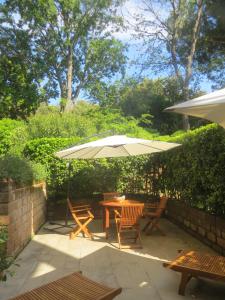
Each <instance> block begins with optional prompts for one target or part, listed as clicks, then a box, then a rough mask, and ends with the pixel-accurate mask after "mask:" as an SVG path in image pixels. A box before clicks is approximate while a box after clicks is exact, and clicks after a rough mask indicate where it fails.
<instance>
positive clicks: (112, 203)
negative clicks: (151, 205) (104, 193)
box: [99, 199, 143, 239]
mask: <svg viewBox="0 0 225 300" xmlns="http://www.w3.org/2000/svg"><path fill="white" fill-rule="evenodd" d="M99 204H100V205H101V206H102V207H103V231H104V232H105V237H106V239H108V237H109V212H110V209H111V210H112V209H116V208H118V209H120V208H122V207H123V206H126V205H131V204H132V205H137V206H140V205H141V206H142V205H143V203H141V202H139V201H137V200H130V199H126V200H120V201H119V200H115V199H112V200H104V201H100V202H99Z"/></svg>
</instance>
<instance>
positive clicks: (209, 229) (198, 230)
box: [166, 200, 225, 255]
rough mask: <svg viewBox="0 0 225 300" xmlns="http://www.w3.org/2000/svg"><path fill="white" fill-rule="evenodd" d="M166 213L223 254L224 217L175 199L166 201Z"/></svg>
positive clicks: (224, 236)
mask: <svg viewBox="0 0 225 300" xmlns="http://www.w3.org/2000/svg"><path fill="white" fill-rule="evenodd" d="M166 215H167V217H168V218H169V219H170V220H171V221H173V222H174V223H176V224H177V225H179V226H181V227H182V228H183V229H185V230H186V231H187V232H189V233H190V234H192V235H193V236H195V237H196V238H197V239H199V240H201V241H202V242H203V243H205V244H207V245H208V246H210V247H211V248H213V249H214V250H215V251H216V252H218V253H219V254H222V255H225V219H222V218H221V217H217V216H215V215H210V214H208V213H206V212H204V211H201V210H199V209H196V208H192V207H190V206H188V205H187V204H185V203H184V202H182V201H177V200H169V201H168V205H167V211H166Z"/></svg>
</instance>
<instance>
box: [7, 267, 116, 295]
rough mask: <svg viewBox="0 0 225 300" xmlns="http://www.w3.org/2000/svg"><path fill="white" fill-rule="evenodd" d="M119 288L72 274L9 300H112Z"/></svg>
mask: <svg viewBox="0 0 225 300" xmlns="http://www.w3.org/2000/svg"><path fill="white" fill-rule="evenodd" d="M120 293H121V288H118V289H113V288H109V287H107V286H105V285H103V284H100V283H97V282H95V281H93V280H90V279H88V278H87V277H84V276H83V275H81V274H80V273H73V274H71V275H68V276H66V277H63V278H61V279H59V280H56V281H53V282H51V283H48V284H46V285H43V286H41V287H39V288H37V289H34V290H32V291H30V292H27V293H25V294H22V295H20V296H17V297H15V298H13V299H10V300H97V299H113V298H114V297H115V296H116V295H118V294H120Z"/></svg>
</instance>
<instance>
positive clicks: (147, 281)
mask: <svg viewBox="0 0 225 300" xmlns="http://www.w3.org/2000/svg"><path fill="white" fill-rule="evenodd" d="M161 225H162V227H163V230H164V232H166V236H161V235H160V233H158V232H155V233H153V234H152V235H151V236H145V235H142V236H143V249H140V250H137V249H136V250H131V249H129V250H119V249H118V248H117V246H118V245H117V243H116V240H115V228H113V227H112V228H111V238H110V239H109V241H108V242H107V241H106V240H105V238H104V234H103V233H102V232H101V228H102V226H101V222H100V221H95V222H93V224H92V226H90V229H91V231H92V232H94V235H95V237H94V241H91V240H89V239H87V238H83V237H82V236H79V237H77V239H75V240H69V238H68V230H67V229H64V230H63V231H62V230H56V231H54V232H52V231H49V230H46V227H47V228H52V225H51V226H50V225H49V224H45V226H44V227H43V228H42V229H41V230H40V231H39V233H38V234H37V235H36V236H35V237H34V238H33V240H32V241H31V242H30V243H29V244H28V245H27V247H26V248H25V249H24V250H23V251H22V252H21V254H20V255H19V256H18V258H17V262H18V263H19V265H20V266H19V267H14V269H15V271H16V273H15V275H14V276H13V277H12V278H9V280H8V281H7V282H6V283H1V284H0V299H1V300H7V299H9V298H11V297H14V296H16V295H18V294H20V293H23V292H25V291H28V290H31V289H33V288H35V287H38V286H40V285H43V284H45V283H47V282H50V281H52V280H55V279H58V278H60V277H62V276H64V275H67V274H70V273H72V272H74V271H79V270H81V271H82V272H83V274H84V275H86V276H88V277H89V278H91V279H93V280H96V281H98V282H102V283H105V284H107V285H109V286H111V287H118V286H120V287H122V289H123V291H122V294H120V295H119V296H118V297H117V298H115V299H117V300H141V299H143V300H145V299H146V300H147V299H148V300H150V299H152V300H178V299H199V300H203V299H204V300H214V299H215V300H224V299H225V284H222V283H219V282H215V281H209V280H203V279H201V280H200V279H198V280H197V279H192V280H191V281H190V282H189V284H188V286H187V288H186V295H185V296H184V297H183V296H179V295H178V294H177V290H178V284H179V280H180V274H179V273H176V272H173V271H171V270H167V269H165V268H163V267H162V262H164V261H166V260H170V259H173V258H174V257H175V256H176V254H177V250H178V249H193V250H201V251H207V252H211V253H213V251H212V250H211V249H209V248H208V247H206V246H205V245H203V244H201V243H200V242H199V241H197V240H196V239H194V238H193V237H191V236H190V235H188V234H187V233H185V232H184V231H183V230H181V229H180V228H178V227H177V226H175V225H173V224H172V223H170V222H169V221H168V220H162V222H161ZM113 234H114V236H113Z"/></svg>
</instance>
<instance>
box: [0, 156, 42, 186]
mask: <svg viewBox="0 0 225 300" xmlns="http://www.w3.org/2000/svg"><path fill="white" fill-rule="evenodd" d="M45 177H46V173H45V170H44V167H43V166H42V165H41V164H40V163H38V164H37V163H33V162H30V161H28V160H27V159H25V158H21V157H18V156H12V155H7V156H4V157H2V158H0V180H7V181H8V180H12V181H14V182H15V183H16V184H17V185H19V186H24V185H30V184H32V183H33V182H34V181H40V180H44V179H45Z"/></svg>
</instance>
